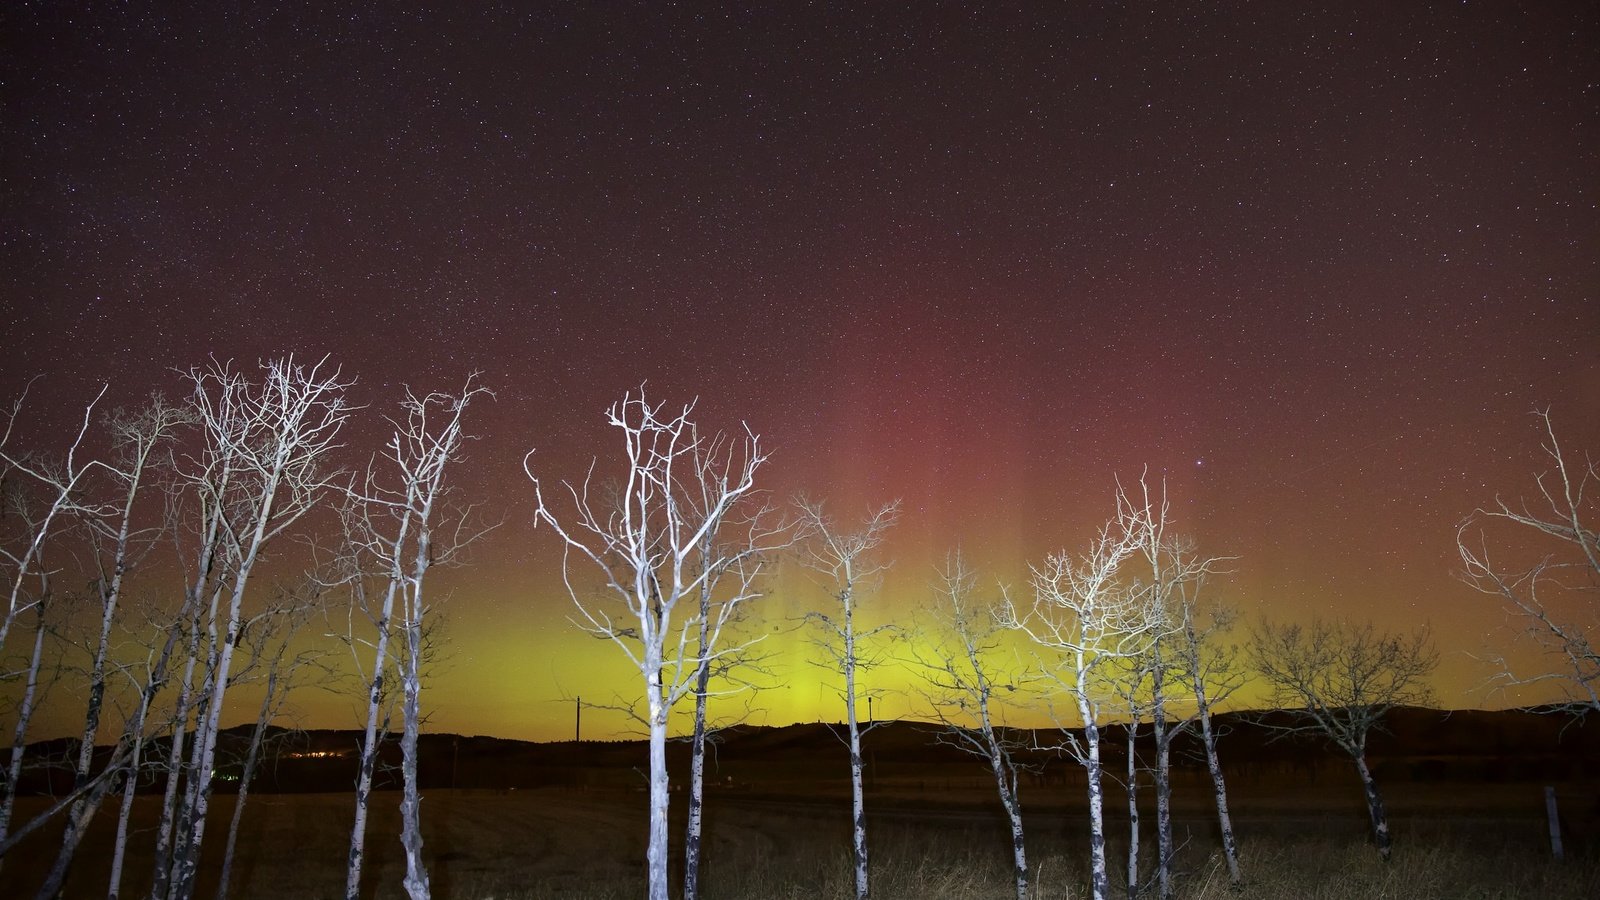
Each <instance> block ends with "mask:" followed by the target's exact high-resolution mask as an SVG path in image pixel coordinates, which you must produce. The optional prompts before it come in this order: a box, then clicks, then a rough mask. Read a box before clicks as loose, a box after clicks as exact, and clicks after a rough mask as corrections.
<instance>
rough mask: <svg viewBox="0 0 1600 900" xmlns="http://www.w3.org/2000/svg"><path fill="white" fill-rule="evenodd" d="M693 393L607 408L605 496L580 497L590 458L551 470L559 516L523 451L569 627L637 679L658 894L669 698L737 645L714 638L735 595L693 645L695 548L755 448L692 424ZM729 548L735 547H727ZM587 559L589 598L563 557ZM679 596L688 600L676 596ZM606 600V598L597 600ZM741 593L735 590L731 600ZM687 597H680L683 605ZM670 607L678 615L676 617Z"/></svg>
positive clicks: (751, 481)
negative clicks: (579, 472)
mask: <svg viewBox="0 0 1600 900" xmlns="http://www.w3.org/2000/svg"><path fill="white" fill-rule="evenodd" d="M693 409H694V404H692V403H691V404H689V405H687V406H684V407H683V408H682V409H681V411H679V412H677V413H675V414H674V413H669V412H668V411H667V409H666V405H665V404H662V403H658V404H654V405H652V404H651V403H649V402H648V401H647V400H646V399H645V397H644V394H643V392H642V391H641V392H640V394H639V396H637V397H634V396H632V395H631V394H630V395H628V396H625V397H624V398H623V399H622V400H621V401H620V402H618V403H616V404H614V405H613V406H612V407H611V408H610V410H609V411H608V413H607V422H608V423H609V424H610V425H611V426H612V427H615V428H616V429H618V431H620V432H621V435H622V438H623V463H624V465H625V466H626V471H625V472H624V473H623V475H622V480H621V483H620V487H619V489H618V491H617V492H616V494H615V498H614V499H613V500H611V501H609V502H608V501H607V500H604V499H601V498H591V479H592V478H593V474H594V467H593V466H592V465H591V467H590V472H589V475H587V476H586V477H585V478H584V480H583V481H582V482H581V483H579V484H573V483H571V482H562V487H563V488H564V489H565V491H566V493H567V494H568V496H569V497H570V499H571V502H572V512H571V516H570V518H569V521H568V523H567V524H563V523H562V521H561V517H560V516H558V515H557V514H556V512H555V511H554V510H553V509H552V508H551V507H550V505H549V504H548V502H547V501H546V499H545V497H544V493H543V489H542V488H543V486H542V484H541V482H540V480H539V478H538V476H536V475H535V474H534V472H533V468H532V454H531V453H530V454H529V457H528V459H527V460H525V462H524V467H525V468H526V470H527V472H528V477H529V478H530V479H531V480H532V481H533V485H534V494H535V497H536V500H537V504H538V506H537V510H536V521H537V522H540V523H544V524H547V525H549V526H550V528H551V529H552V530H553V531H554V532H555V533H556V535H557V537H559V538H560V539H561V543H562V548H563V553H562V572H563V577H564V580H565V583H566V585H567V590H568V593H569V595H570V596H571V597H572V600H573V604H574V605H575V607H576V608H577V611H578V615H577V620H576V621H577V623H578V624H579V627H581V628H583V629H584V630H586V631H588V632H589V633H590V634H593V635H595V636H597V637H602V638H605V639H607V640H610V641H611V642H612V643H613V644H615V645H616V646H617V647H618V648H619V649H620V650H621V651H622V652H623V654H624V655H625V656H626V657H627V659H628V661H629V663H630V664H631V665H632V666H633V667H634V668H635V669H636V670H637V671H638V672H639V675H640V677H641V678H642V680H643V682H644V693H645V706H646V711H645V714H644V719H645V724H646V726H647V727H648V729H649V735H650V737H649V746H650V828H649V842H648V848H647V850H646V872H647V877H648V896H649V897H650V898H651V900H666V897H667V895H668V893H669V891H670V888H669V886H668V880H667V841H668V837H667V807H668V802H669V797H670V794H669V785H668V779H667V760H666V742H667V737H668V735H667V731H668V724H669V721H670V716H671V711H672V707H673V705H674V704H675V703H676V702H677V701H678V700H680V699H682V698H683V697H684V696H685V695H687V694H690V693H693V692H695V690H696V687H697V684H698V673H699V671H700V668H701V664H702V661H703V660H707V659H710V660H716V659H719V658H725V657H727V656H729V655H730V654H735V653H738V652H740V648H739V647H737V646H732V647H730V646H728V645H727V644H725V643H724V638H725V637H727V636H728V634H727V630H728V628H729V625H730V624H731V622H732V621H733V618H734V614H735V612H736V610H737V608H738V605H739V604H738V603H726V602H725V603H723V604H720V608H719V609H718V611H717V612H715V613H713V614H712V617H713V619H714V620H713V621H712V622H711V623H710V625H709V628H708V632H707V635H706V639H705V642H704V644H703V645H701V646H703V648H704V649H692V647H693V646H694V643H693V642H695V641H696V640H697V638H698V634H699V631H700V629H699V620H700V615H699V607H698V606H697V603H698V601H699V599H700V596H701V587H702V585H704V584H705V582H706V580H707V579H708V578H710V577H711V576H712V575H713V573H716V572H717V571H719V569H721V568H722V565H721V564H720V563H719V562H717V561H716V560H706V559H702V558H701V554H703V553H705V552H707V551H708V550H710V551H711V552H713V553H724V552H729V551H728V550H726V549H725V548H724V545H723V544H722V543H721V542H720V541H719V540H717V539H716V538H714V537H713V538H712V540H710V541H709V542H708V540H707V537H708V535H716V534H717V533H718V530H719V529H720V528H721V527H722V526H723V525H724V524H725V523H726V522H727V521H728V520H729V514H730V511H732V510H734V509H735V508H736V507H737V506H738V505H739V504H740V502H741V501H742V500H744V498H746V497H747V496H749V495H750V494H751V493H752V492H753V491H754V489H755V475H756V472H757V470H759V469H760V467H761V466H762V464H763V463H765V462H766V458H767V457H766V455H765V454H764V453H762V452H761V449H760V440H759V438H758V437H757V436H756V435H755V433H754V432H752V431H750V429H749V428H748V427H745V429H744V439H743V441H740V442H737V443H736V442H734V441H732V440H727V439H724V438H722V437H721V436H712V437H706V436H703V435H701V434H700V432H699V430H698V429H697V428H696V427H695V424H694V422H693V421H692V420H691V419H690V415H691V413H692V412H693ZM733 552H737V551H733ZM574 556H576V557H578V558H579V559H583V560H587V562H588V564H589V565H590V566H592V569H591V571H592V572H593V573H594V574H595V575H596V576H597V577H598V578H599V579H600V580H601V582H602V584H603V589H602V597H603V599H600V600H591V599H585V594H583V593H581V592H580V591H579V589H578V588H577V587H576V586H575V585H574V584H573V581H572V578H573V575H572V565H571V561H572V558H573V557H574ZM685 598H688V601H689V602H688V603H684V602H683V601H684V600H685ZM607 600H610V601H615V606H613V605H611V604H610V603H608V602H606V601H607ZM741 602H742V601H741ZM684 607H687V608H684ZM680 617H681V618H680Z"/></svg>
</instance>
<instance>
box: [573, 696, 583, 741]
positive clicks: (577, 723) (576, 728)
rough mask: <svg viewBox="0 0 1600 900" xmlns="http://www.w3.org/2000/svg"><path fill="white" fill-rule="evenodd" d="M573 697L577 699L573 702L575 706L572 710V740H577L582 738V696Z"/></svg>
mask: <svg viewBox="0 0 1600 900" xmlns="http://www.w3.org/2000/svg"><path fill="white" fill-rule="evenodd" d="M574 699H575V700H576V701H577V703H576V704H575V706H576V707H577V708H576V709H575V710H574V715H573V720H572V740H573V741H574V742H578V741H581V740H583V698H582V697H576V698H574Z"/></svg>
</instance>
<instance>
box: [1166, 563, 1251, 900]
mask: <svg viewBox="0 0 1600 900" xmlns="http://www.w3.org/2000/svg"><path fill="white" fill-rule="evenodd" d="M1204 586H1205V573H1202V574H1201V575H1200V576H1199V577H1197V578H1195V579H1194V580H1193V581H1190V582H1186V583H1182V584H1180V585H1179V596H1178V612H1179V616H1180V618H1181V620H1182V626H1183V627H1182V630H1181V632H1180V633H1179V634H1178V636H1177V637H1176V638H1175V651H1174V652H1175V653H1176V654H1177V656H1178V667H1179V672H1180V675H1181V677H1182V678H1184V679H1185V680H1186V681H1187V682H1188V683H1189V685H1190V686H1191V687H1192V688H1193V690H1194V703H1195V711H1194V714H1193V715H1192V716H1190V717H1189V718H1188V719H1187V720H1186V721H1185V722H1184V723H1183V725H1181V726H1180V728H1181V727H1193V726H1194V725H1195V724H1198V725H1199V727H1200V739H1201V742H1202V743H1203V744H1204V746H1205V755H1206V769H1207V771H1208V772H1209V773H1210V775H1211V794H1212V798H1213V799H1214V801H1215V803H1216V809H1217V826H1218V830H1219V831H1220V832H1221V836H1222V852H1223V856H1224V857H1225V859H1226V861H1227V864H1228V881H1229V883H1230V884H1232V885H1233V886H1234V887H1235V888H1237V887H1238V886H1239V885H1241V884H1242V883H1243V875H1242V874H1241V872H1240V868H1239V847H1238V841H1237V840H1236V839H1235V837H1234V833H1233V817H1232V816H1231V815H1230V814H1229V812H1228V784H1227V780H1226V779H1225V778H1224V777H1223V773H1222V758H1221V757H1220V756H1219V755H1218V753H1217V738H1218V737H1219V735H1218V734H1217V728H1216V726H1215V725H1214V724H1213V723H1212V721H1211V710H1212V707H1213V705H1214V704H1216V703H1220V702H1222V701H1224V700H1226V699H1227V698H1228V697H1229V696H1231V695H1232V694H1233V692H1234V691H1236V690H1238V689H1239V687H1240V686H1241V685H1242V684H1243V683H1244V673H1243V672H1242V671H1241V670H1240V668H1239V667H1238V666H1237V665H1236V664H1235V663H1236V658H1237V656H1238V648H1237V647H1235V646H1231V645H1224V644H1222V643H1221V639H1222V637H1223V636H1224V635H1225V634H1227V633H1228V632H1229V631H1230V630H1231V629H1232V627H1233V622H1234V619H1235V618H1236V616H1235V614H1234V612H1233V610H1231V609H1229V608H1227V607H1223V606H1211V607H1210V608H1209V609H1205V610H1202V609H1200V607H1199V602H1200V594H1201V590H1202V589H1203V587H1204Z"/></svg>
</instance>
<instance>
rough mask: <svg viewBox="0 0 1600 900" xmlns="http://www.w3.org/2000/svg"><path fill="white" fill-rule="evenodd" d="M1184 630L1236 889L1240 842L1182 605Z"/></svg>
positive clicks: (1191, 623) (1240, 877) (1230, 879)
mask: <svg viewBox="0 0 1600 900" xmlns="http://www.w3.org/2000/svg"><path fill="white" fill-rule="evenodd" d="M1183 632H1184V638H1185V639H1186V640H1187V642H1188V650H1189V669H1190V672H1191V673H1192V676H1193V679H1194V700H1195V706H1196V712H1197V714H1198V715H1199V717H1200V737H1201V739H1202V741H1204V743H1205V745H1206V768H1207V769H1208V770H1209V771H1210V772H1211V792H1212V795H1213V796H1214V797H1215V798H1216V803H1217V828H1218V830H1220V831H1221V832H1222V855H1223V858H1224V859H1226V860H1227V862H1228V883H1229V884H1230V885H1232V886H1233V887H1234V889H1236V890H1237V889H1238V888H1239V887H1240V885H1241V884H1243V882H1244V876H1243V875H1242V874H1241V873H1240V870H1239V845H1238V842H1237V841H1236V840H1235V839H1234V835H1233V817H1232V816H1231V815H1229V813H1228V783H1227V781H1226V780H1225V779H1224V778H1223V777H1222V759H1221V757H1219V756H1218V755H1217V735H1216V732H1215V731H1213V730H1212V728H1211V701H1210V700H1209V699H1208V698H1207V697H1206V682H1205V677H1204V676H1203V675H1202V673H1201V671H1200V641H1199V638H1198V637H1197V636H1196V635H1195V631H1194V620H1193V619H1192V618H1191V616H1190V613H1189V607H1188V606H1187V605H1185V606H1184V609H1183Z"/></svg>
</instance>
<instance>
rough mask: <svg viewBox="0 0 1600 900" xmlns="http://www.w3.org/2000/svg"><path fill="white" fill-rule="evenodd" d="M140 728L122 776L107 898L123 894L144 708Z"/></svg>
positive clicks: (142, 734) (113, 898)
mask: <svg viewBox="0 0 1600 900" xmlns="http://www.w3.org/2000/svg"><path fill="white" fill-rule="evenodd" d="M139 723H140V724H139V730H138V731H137V732H135V735H134V739H133V753H132V754H131V755H130V756H129V758H128V771H127V772H126V773H124V774H123V776H122V808H121V809H120V810H119V811H118V812H117V837H116V843H115V845H114V848H113V849H112V851H111V876H110V878H109V879H108V880H107V885H108V886H107V888H106V900H117V898H118V897H119V896H120V895H121V894H122V864H123V861H124V860H126V859H127V857H128V820H129V819H130V818H131V817H132V816H133V797H134V795H135V794H136V793H138V790H139V765H140V755H141V754H142V753H143V751H144V724H143V723H144V710H143V709H141V710H140V714H139Z"/></svg>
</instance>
